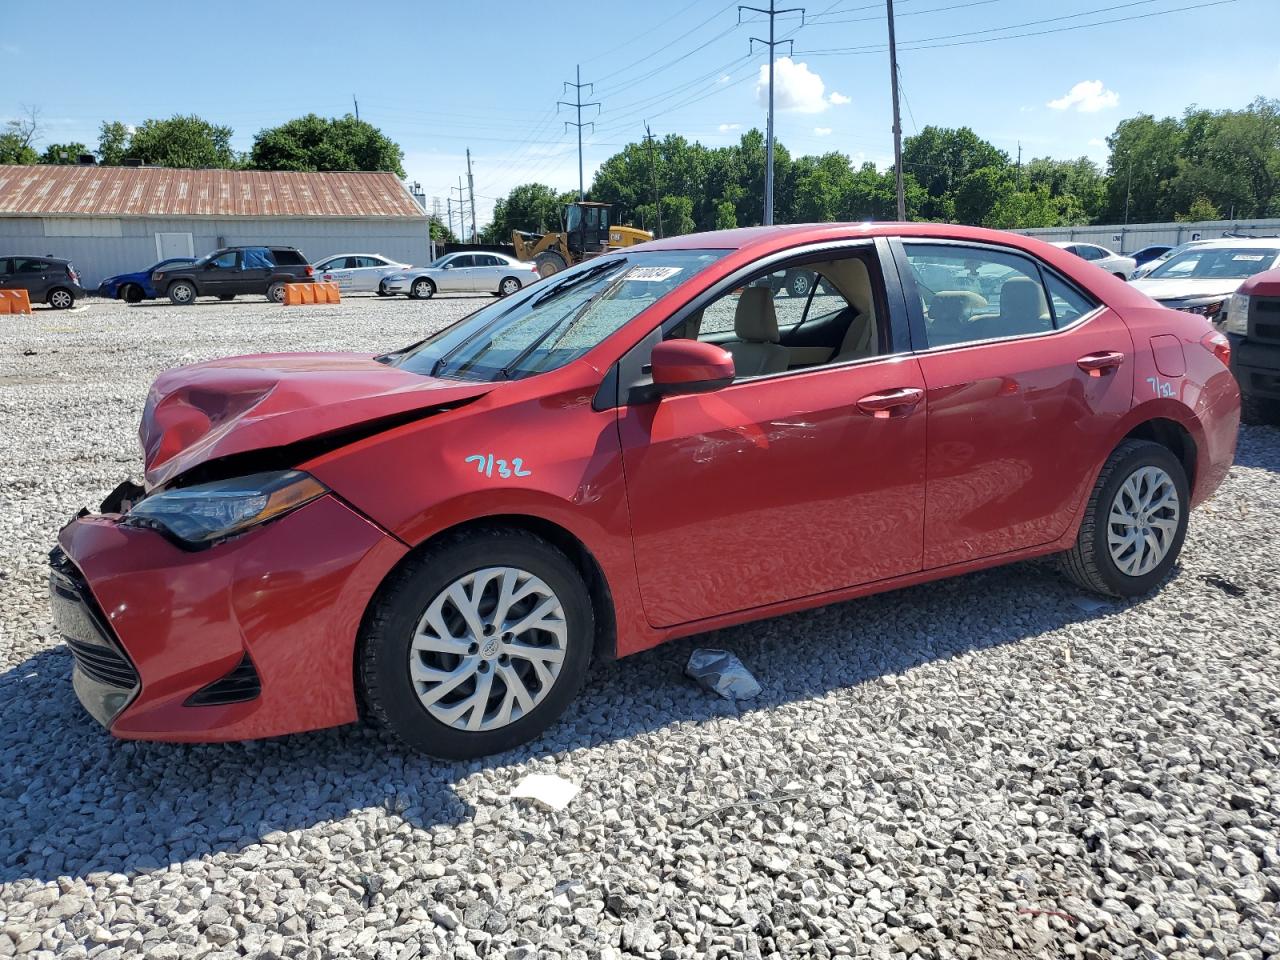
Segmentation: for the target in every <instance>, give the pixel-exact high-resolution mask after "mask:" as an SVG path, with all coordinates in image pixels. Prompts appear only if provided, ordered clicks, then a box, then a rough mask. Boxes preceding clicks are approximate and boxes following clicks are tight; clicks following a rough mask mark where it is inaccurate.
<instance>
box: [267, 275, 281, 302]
mask: <svg viewBox="0 0 1280 960" xmlns="http://www.w3.org/2000/svg"><path fill="white" fill-rule="evenodd" d="M267 299H268V300H270V301H271V302H272V303H284V281H283V280H277V281H276V282H275V283H273V284H271V286H269V287H267Z"/></svg>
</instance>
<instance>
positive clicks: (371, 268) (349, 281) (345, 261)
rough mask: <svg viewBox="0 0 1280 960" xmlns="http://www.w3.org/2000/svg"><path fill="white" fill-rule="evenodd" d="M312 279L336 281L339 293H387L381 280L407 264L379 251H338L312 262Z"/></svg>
mask: <svg viewBox="0 0 1280 960" xmlns="http://www.w3.org/2000/svg"><path fill="white" fill-rule="evenodd" d="M314 266H315V270H316V280H317V281H323V282H325V283H336V284H337V285H338V289H339V290H341V291H342V292H343V293H377V294H380V295H382V296H387V291H386V289H385V287H384V286H383V281H384V280H386V279H387V277H389V276H392V275H393V274H397V273H400V272H401V271H402V270H408V269H409V268H410V266H411V265H410V264H407V263H396V262H395V261H394V260H391V259H388V258H387V257H384V256H383V255H382V254H380V253H339V254H337V255H336V256H332V257H325V258H324V259H323V260H321V261H319V262H318V263H316V264H314Z"/></svg>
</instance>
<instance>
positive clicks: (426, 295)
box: [409, 277, 436, 300]
mask: <svg viewBox="0 0 1280 960" xmlns="http://www.w3.org/2000/svg"><path fill="white" fill-rule="evenodd" d="M435 295H436V285H435V284H434V283H432V282H431V279H430V278H429V277H419V278H418V279H417V280H415V281H413V285H412V286H411V287H409V297H410V299H413V300H430V299H431V298H432V297H434V296H435Z"/></svg>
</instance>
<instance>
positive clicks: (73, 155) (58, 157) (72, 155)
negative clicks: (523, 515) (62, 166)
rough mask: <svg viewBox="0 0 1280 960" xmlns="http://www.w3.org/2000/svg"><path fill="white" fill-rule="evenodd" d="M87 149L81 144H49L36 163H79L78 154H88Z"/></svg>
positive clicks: (74, 142) (75, 142)
mask: <svg viewBox="0 0 1280 960" xmlns="http://www.w3.org/2000/svg"><path fill="white" fill-rule="evenodd" d="M88 152H89V148H88V147H86V146H85V145H84V144H83V143H79V142H77V141H72V142H71V143H51V144H49V146H47V147H45V148H44V153H42V154H40V159H39V160H38V161H36V162H37V163H79V162H80V154H82V153H88Z"/></svg>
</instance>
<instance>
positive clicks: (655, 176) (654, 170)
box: [644, 122, 662, 240]
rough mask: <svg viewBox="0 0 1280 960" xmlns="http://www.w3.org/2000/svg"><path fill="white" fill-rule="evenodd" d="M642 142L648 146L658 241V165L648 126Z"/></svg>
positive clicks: (660, 213)
mask: <svg viewBox="0 0 1280 960" xmlns="http://www.w3.org/2000/svg"><path fill="white" fill-rule="evenodd" d="M644 142H645V143H647V144H648V145H649V172H650V173H651V174H653V215H654V216H655V217H657V219H658V239H659V240H661V239H662V203H661V201H660V200H659V199H658V165H657V164H656V163H655V162H654V159H653V134H652V133H650V132H649V124H648V123H647V122H646V123H645V125H644Z"/></svg>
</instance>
